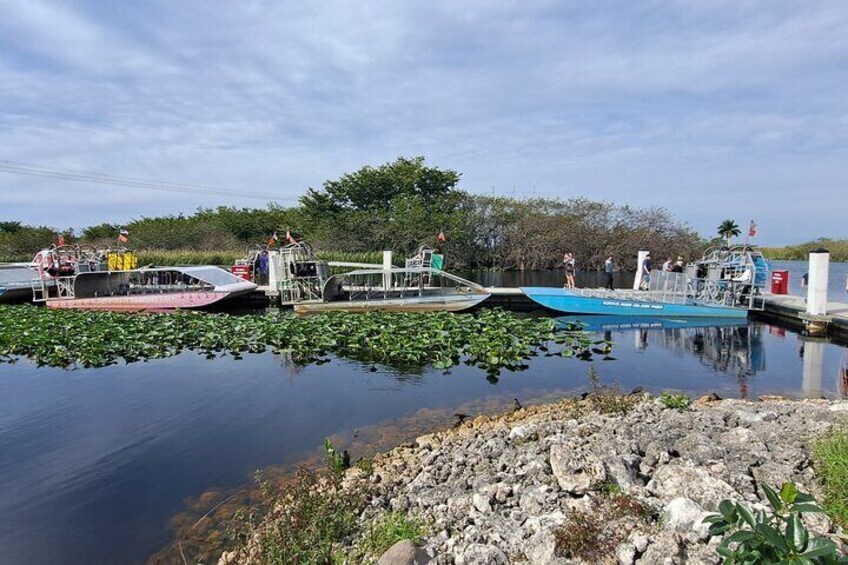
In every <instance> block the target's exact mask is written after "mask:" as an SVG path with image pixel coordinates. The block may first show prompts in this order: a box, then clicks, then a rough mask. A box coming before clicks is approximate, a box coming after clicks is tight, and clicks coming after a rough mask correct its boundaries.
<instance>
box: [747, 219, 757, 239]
mask: <svg viewBox="0 0 848 565" xmlns="http://www.w3.org/2000/svg"><path fill="white" fill-rule="evenodd" d="M756 235H757V222H755V221H754V220H751V225H750V226H749V227H748V237H756Z"/></svg>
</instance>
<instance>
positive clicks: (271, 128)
mask: <svg viewBox="0 0 848 565" xmlns="http://www.w3.org/2000/svg"><path fill="white" fill-rule="evenodd" d="M0 14H2V17H0V165H2V164H3V163H4V162H6V163H7V164H8V163H26V164H33V165H37V166H41V167H44V166H46V167H53V168H60V169H70V170H78V171H86V172H96V173H103V174H108V175H117V176H121V177H134V178H140V179H147V180H157V181H165V182H168V183H179V184H185V185H191V186H204V187H219V188H223V189H226V191H227V192H228V193H227V194H184V193H180V192H175V191H161V190H160V191H154V190H142V189H138V188H127V187H116V186H109V185H103V184H91V183H84V182H72V181H67V180H60V179H55V178H43V177H34V176H28V175H16V174H9V173H7V172H2V171H0V220H2V219H16V220H21V221H23V222H25V223H30V224H39V225H42V224H46V225H51V226H55V227H77V228H79V227H82V226H86V225H91V224H95V223H100V222H103V221H109V222H114V223H121V222H124V221H127V220H129V219H131V218H138V217H141V216H150V215H160V214H177V213H180V212H182V213H190V212H192V211H194V210H195V209H197V208H198V207H200V206H204V207H206V206H218V205H232V206H239V207H241V206H263V205H264V204H265V203H266V201H267V198H264V195H271V196H273V197H274V199H275V200H276V201H278V202H279V203H280V204H283V205H292V204H295V203H296V200H297V197H298V196H299V195H301V194H302V193H303V192H304V191H305V190H306V188H307V187H319V186H320V185H321V183H322V182H323V181H324V180H326V179H333V178H337V177H339V176H340V175H342V174H344V173H345V172H351V171H354V170H357V169H359V168H360V167H362V166H364V165H379V164H382V163H385V162H388V161H392V160H394V159H395V158H396V157H398V156H408V157H411V156H416V155H423V156H425V157H426V159H427V163H428V164H429V165H431V166H436V167H440V168H448V169H454V170H456V171H459V172H461V173H462V180H461V183H460V188H462V189H464V190H467V191H469V192H474V193H488V194H492V193H494V194H498V195H505V196H512V195H515V196H516V197H522V198H524V197H530V196H550V197H560V198H569V197H572V196H585V197H588V198H593V199H600V200H608V201H612V202H616V203H619V204H630V205H633V206H639V207H647V206H662V207H665V208H667V209H669V210H670V211H671V212H672V213H673V214H674V216H675V217H677V218H678V219H680V220H681V221H685V222H687V223H688V224H689V225H691V226H692V227H693V228H695V229H696V230H698V231H699V232H701V233H702V234H703V235H705V236H712V235H713V234H714V233H715V228H716V226H717V225H718V224H719V223H720V221H721V220H723V219H725V218H732V219H735V220H736V221H737V222H738V223H739V224H740V225H741V226H743V228H744V227H746V226H747V225H748V221H749V220H750V219H755V220H756V221H757V223H758V225H759V235H758V239H759V242H760V243H762V244H770V245H782V244H788V243H793V242H800V241H805V240H808V239H812V238H816V237H820V236H830V237H848V227H846V226H848V223H846V221H845V216H846V211H848V3H846V2H844V1H842V0H839V1H833V2H817V1H811V2H798V1H796V0H792V1H784V0H772V1H769V2H761V1H759V2H746V1H744V0H734V1H722V0H711V1H692V2H683V1H677V2H675V1H669V2H652V1H639V2H633V1H632V0H625V1H621V2H609V1H595V2H561V1H538V2H534V1H526V0H525V1H520V2H519V1H515V2H507V1H498V0H485V1H484V0H463V1H455V0H454V1H439V0H431V1H428V2H407V1H402V0H385V1H383V2H373V1H370V0H357V1H350V2H332V1H330V2H302V1H298V2H286V1H268V2H263V1H251V0H233V1H225V0H220V1H216V2H206V1H201V0H184V1H174V0H146V1H145V2H113V1H95V0H67V1H55V2H46V1H42V0H0ZM247 193H251V194H247ZM257 193H258V194H257Z"/></svg>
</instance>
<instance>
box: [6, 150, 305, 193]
mask: <svg viewBox="0 0 848 565" xmlns="http://www.w3.org/2000/svg"><path fill="white" fill-rule="evenodd" d="M0 173H9V174H14V175H24V176H33V177H46V178H53V179H58V180H69V181H76V182H86V183H94V184H102V185H107V186H121V187H127V188H140V189H144V190H159V191H164V192H182V193H186V194H210V195H216V196H237V197H240V198H256V199H261V200H265V201H269V200H277V201H279V200H296V197H293V196H286V197H280V196H279V195H273V194H268V193H263V192H252V191H240V190H234V189H228V188H220V187H213V186H205V185H191V184H181V183H172V182H165V181H158V180H146V179H139V178H132V177H119V176H115V175H107V174H103V173H93V172H87V171H80V170H73V169H61V168H57V167H48V166H45V165H33V164H29V163H15V162H13V161H5V160H3V161H0Z"/></svg>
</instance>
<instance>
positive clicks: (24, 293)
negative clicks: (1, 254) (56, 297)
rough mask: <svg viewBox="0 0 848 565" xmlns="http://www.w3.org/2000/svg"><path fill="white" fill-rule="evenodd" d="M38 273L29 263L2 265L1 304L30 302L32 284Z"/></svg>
mask: <svg viewBox="0 0 848 565" xmlns="http://www.w3.org/2000/svg"><path fill="white" fill-rule="evenodd" d="M37 278H38V273H37V272H36V271H35V270H33V269H32V267H31V266H30V264H29V263H7V264H5V265H0V302H6V301H14V300H28V299H30V298H31V297H32V283H33V281H35V280H36V279H37Z"/></svg>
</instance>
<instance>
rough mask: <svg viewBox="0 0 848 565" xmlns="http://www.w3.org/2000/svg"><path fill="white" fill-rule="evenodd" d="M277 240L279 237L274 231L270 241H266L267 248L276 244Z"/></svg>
mask: <svg viewBox="0 0 848 565" xmlns="http://www.w3.org/2000/svg"><path fill="white" fill-rule="evenodd" d="M279 239H280V236H278V235H277V232H276V231H275V232H274V234H273V235H272V236H271V239H269V240H268V247H271V246H272V245H274V244H275V243H277V241H279Z"/></svg>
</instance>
